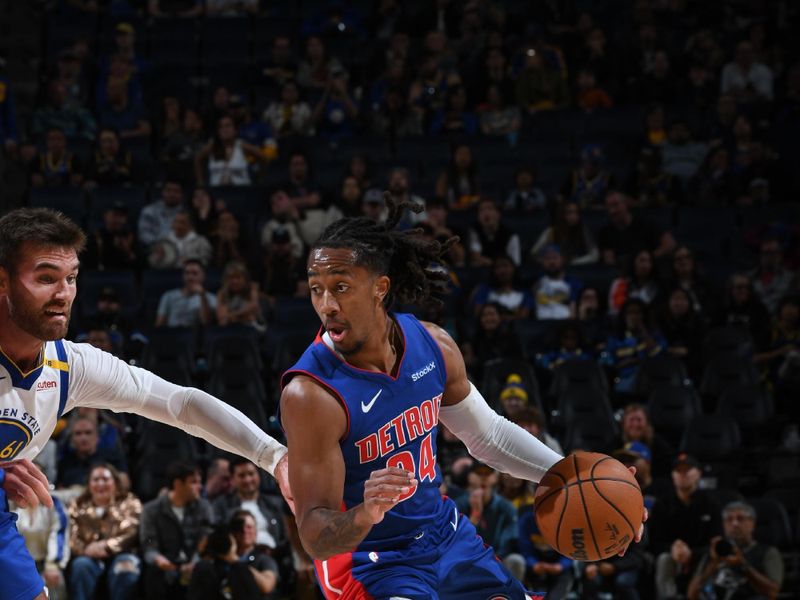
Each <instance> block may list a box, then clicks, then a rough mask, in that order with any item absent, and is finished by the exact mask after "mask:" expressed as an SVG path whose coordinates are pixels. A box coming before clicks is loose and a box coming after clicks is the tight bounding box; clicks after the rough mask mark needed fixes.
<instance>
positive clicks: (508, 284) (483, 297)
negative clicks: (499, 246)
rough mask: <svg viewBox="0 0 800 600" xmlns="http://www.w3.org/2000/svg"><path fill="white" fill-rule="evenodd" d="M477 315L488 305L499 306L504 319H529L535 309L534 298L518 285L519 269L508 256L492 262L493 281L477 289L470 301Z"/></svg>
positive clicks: (499, 257)
mask: <svg viewBox="0 0 800 600" xmlns="http://www.w3.org/2000/svg"><path fill="white" fill-rule="evenodd" d="M470 302H471V304H472V306H473V308H474V312H475V315H478V314H479V313H480V311H481V308H482V307H483V306H484V305H486V304H487V303H493V304H496V305H498V306H499V307H500V308H501V309H502V317H503V318H504V319H527V318H528V316H529V315H530V312H531V310H532V309H533V307H534V301H533V296H531V293H530V292H529V291H528V290H526V289H525V288H523V287H521V286H520V285H518V283H517V267H516V266H515V265H514V263H513V261H512V260H511V259H510V258H509V257H507V256H498V257H497V258H495V259H494V261H493V262H492V271H491V279H490V281H489V283H484V284H481V285H479V286H477V287H476V288H475V290H474V291H473V293H472V298H471V300H470Z"/></svg>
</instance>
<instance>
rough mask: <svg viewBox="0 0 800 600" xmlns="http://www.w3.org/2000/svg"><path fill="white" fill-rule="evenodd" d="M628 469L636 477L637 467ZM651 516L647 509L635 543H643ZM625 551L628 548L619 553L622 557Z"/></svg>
mask: <svg viewBox="0 0 800 600" xmlns="http://www.w3.org/2000/svg"><path fill="white" fill-rule="evenodd" d="M628 469H629V470H630V472H631V473H632V474H633V475H636V467H628ZM649 516H650V515H649V514H648V512H647V507H645V509H644V513H643V514H642V524H641V525H639V531H638V532H636V537H635V538H634V540H633V541H634V543H636V544H638V543H639V542H641V541H642V536H643V535H644V524H645V522H646V521H647V519H648V517H649ZM625 550H627V548H625V549H623V550H622V552H620V553H619V555H620V556H625Z"/></svg>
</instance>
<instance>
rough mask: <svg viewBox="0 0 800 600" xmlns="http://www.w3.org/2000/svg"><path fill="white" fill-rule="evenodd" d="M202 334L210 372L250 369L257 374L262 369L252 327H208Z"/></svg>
mask: <svg viewBox="0 0 800 600" xmlns="http://www.w3.org/2000/svg"><path fill="white" fill-rule="evenodd" d="M204 334H205V345H206V357H207V359H208V366H209V368H210V369H211V371H212V372H213V371H215V370H217V369H234V370H240V369H252V370H253V371H256V372H258V371H260V370H261V369H262V368H263V363H262V361H261V356H260V353H259V349H258V347H259V344H258V332H257V331H256V330H255V329H253V328H252V327H248V326H239V325H233V326H228V327H210V328H207V329H206V330H205V332H204Z"/></svg>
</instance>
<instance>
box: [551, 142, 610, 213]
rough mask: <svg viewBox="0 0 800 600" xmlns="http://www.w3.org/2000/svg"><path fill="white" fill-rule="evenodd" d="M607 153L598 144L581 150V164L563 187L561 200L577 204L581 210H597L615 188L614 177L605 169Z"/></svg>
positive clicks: (588, 145)
mask: <svg viewBox="0 0 800 600" xmlns="http://www.w3.org/2000/svg"><path fill="white" fill-rule="evenodd" d="M604 160H605V153H604V152H603V148H602V147H601V146H599V145H598V144H587V145H586V146H584V147H583V148H582V149H581V164H580V166H579V167H578V168H577V169H573V170H572V171H571V172H570V174H569V177H568V178H567V180H566V181H565V182H564V183H563V184H562V185H561V191H560V200H561V201H568V202H575V203H576V204H577V205H578V206H580V207H581V208H597V207H599V206H601V205H602V203H603V198H605V196H606V194H607V193H608V191H609V190H610V189H612V188H613V186H614V176H613V175H612V174H611V172H610V171H607V170H605V169H603V162H604Z"/></svg>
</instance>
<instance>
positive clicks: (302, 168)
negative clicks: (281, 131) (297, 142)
mask: <svg viewBox="0 0 800 600" xmlns="http://www.w3.org/2000/svg"><path fill="white" fill-rule="evenodd" d="M307 176H308V162H307V161H306V157H305V156H303V155H301V154H295V155H294V156H292V158H291V159H290V160H289V178H290V179H291V180H292V181H294V182H303V181H305V180H306V177H307Z"/></svg>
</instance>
